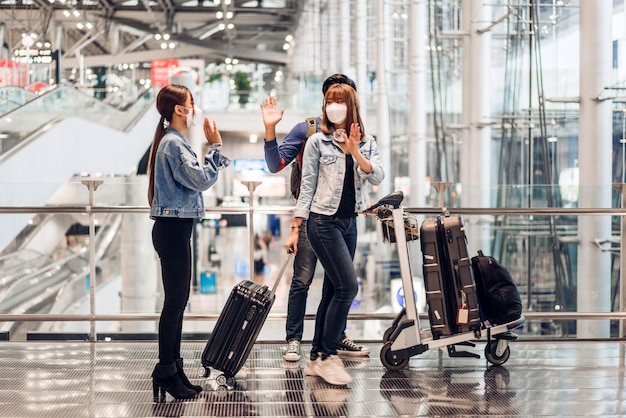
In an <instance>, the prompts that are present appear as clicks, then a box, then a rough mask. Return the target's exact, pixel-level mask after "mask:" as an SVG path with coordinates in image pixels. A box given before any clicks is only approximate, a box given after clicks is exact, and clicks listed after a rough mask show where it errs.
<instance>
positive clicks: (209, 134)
mask: <svg viewBox="0 0 626 418" xmlns="http://www.w3.org/2000/svg"><path fill="white" fill-rule="evenodd" d="M203 130H204V136H205V137H206V140H207V141H208V143H209V144H211V145H215V144H221V143H222V135H220V131H218V130H217V123H216V122H215V121H213V122H211V121H210V120H209V118H204V125H203Z"/></svg>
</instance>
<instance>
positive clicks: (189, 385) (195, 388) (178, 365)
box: [176, 358, 202, 393]
mask: <svg viewBox="0 0 626 418" xmlns="http://www.w3.org/2000/svg"><path fill="white" fill-rule="evenodd" d="M176 371H177V373H178V377H179V378H180V381H181V382H183V385H185V387H186V388H188V389H191V390H193V391H195V392H196V393H200V392H202V386H198V385H194V384H192V383H191V382H190V381H189V379H188V378H187V376H186V375H185V372H184V371H183V359H182V358H178V359H176Z"/></svg>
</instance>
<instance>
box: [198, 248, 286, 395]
mask: <svg viewBox="0 0 626 418" xmlns="http://www.w3.org/2000/svg"><path fill="white" fill-rule="evenodd" d="M290 258H291V254H288V255H287V256H286V257H285V259H284V260H283V262H282V265H281V267H280V270H279V272H278V277H276V279H275V281H274V285H273V286H272V288H271V289H269V288H268V287H267V286H266V285H261V284H257V283H254V282H252V281H250V280H242V281H241V282H239V283H237V284H236V285H235V287H234V288H233V290H232V291H231V293H230V295H229V297H228V300H227V301H226V304H225V305H224V309H223V310H222V312H221V313H220V316H219V318H218V319H217V322H216V323H215V327H214V328H213V332H212V333H211V335H210V337H209V340H208V342H207V345H206V346H205V348H204V351H203V352H202V359H201V362H202V366H203V367H204V369H205V377H208V376H209V373H210V369H209V368H210V367H212V368H214V369H217V370H220V371H222V372H223V373H224V376H225V377H226V379H230V378H233V377H234V376H235V375H236V374H237V373H238V372H239V370H241V368H242V367H243V365H244V363H245V362H246V360H247V359H248V356H249V355H250V351H252V347H253V346H254V343H255V342H256V339H257V337H258V336H259V333H260V332H261V328H262V327H263V324H264V323H265V320H266V319H267V315H268V314H269V311H270V309H271V308H272V305H273V304H274V300H275V299H276V295H275V292H276V288H277V286H278V283H279V282H280V279H281V278H282V276H283V274H284V273H285V269H286V267H287V264H288V262H289V260H290ZM220 383H226V382H225V381H224V382H220Z"/></svg>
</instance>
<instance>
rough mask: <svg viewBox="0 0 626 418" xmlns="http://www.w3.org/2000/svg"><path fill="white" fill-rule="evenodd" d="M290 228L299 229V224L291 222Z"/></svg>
mask: <svg viewBox="0 0 626 418" xmlns="http://www.w3.org/2000/svg"><path fill="white" fill-rule="evenodd" d="M291 229H300V225H298V224H293V225H291Z"/></svg>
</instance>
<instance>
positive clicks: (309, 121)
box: [290, 118, 317, 199]
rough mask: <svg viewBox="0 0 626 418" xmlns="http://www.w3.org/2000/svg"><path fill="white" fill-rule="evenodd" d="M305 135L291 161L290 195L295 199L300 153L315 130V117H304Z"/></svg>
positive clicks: (299, 169)
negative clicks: (298, 150)
mask: <svg viewBox="0 0 626 418" xmlns="http://www.w3.org/2000/svg"><path fill="white" fill-rule="evenodd" d="M306 125H307V129H306V137H305V138H304V139H303V140H302V147H300V152H299V153H298V155H297V156H296V158H295V159H294V160H293V163H291V180H290V186H291V195H292V196H293V197H294V199H297V198H298V196H300V182H301V181H302V155H303V153H304V143H305V142H306V140H307V139H309V137H310V136H311V135H313V134H314V133H315V132H317V118H306Z"/></svg>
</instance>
